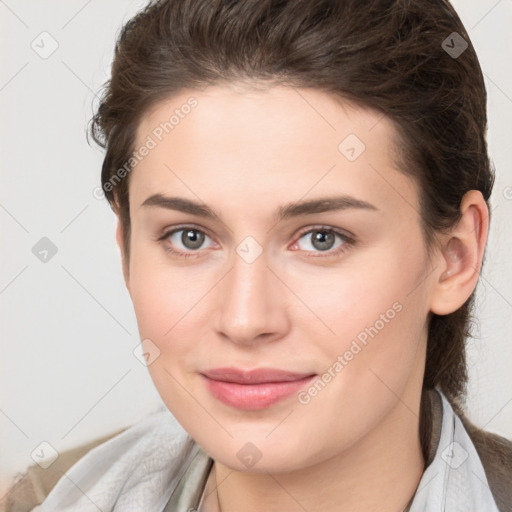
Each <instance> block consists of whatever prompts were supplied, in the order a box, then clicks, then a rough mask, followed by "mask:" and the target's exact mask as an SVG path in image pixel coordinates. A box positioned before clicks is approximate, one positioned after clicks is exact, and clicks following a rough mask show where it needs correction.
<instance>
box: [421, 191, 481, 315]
mask: <svg viewBox="0 0 512 512" xmlns="http://www.w3.org/2000/svg"><path fill="white" fill-rule="evenodd" d="M460 212H461V218H460V220H459V222H457V224H456V225H455V226H454V227H453V228H452V229H451V230H450V232H449V233H448V234H446V235H443V238H442V244H441V248H440V250H439V253H438V255H437V258H436V262H437V265H436V269H437V272H436V274H437V276H436V280H435V281H434V285H433V291H432V292H433V293H432V296H431V303H430V310H431V311H432V312H433V313H436V314H438V315H448V314H449V313H453V312H454V311H456V310H457V309H459V308H460V307H461V306H462V305H463V304H464V303H465V302H466V300H467V299H468V298H469V296H470V295H471V293H472V292H473V290H474V289H475V287H476V285H477V283H478V277H479V275H480V269H481V267H482V260H483V255H484V250H485V244H486V242H487V234H488V230H489V209H488V207H487V204H486V202H485V200H484V198H483V196H482V193H481V192H480V191H478V190H470V191H469V192H467V193H466V194H465V195H464V197H463V198H462V201H461V204H460Z"/></svg>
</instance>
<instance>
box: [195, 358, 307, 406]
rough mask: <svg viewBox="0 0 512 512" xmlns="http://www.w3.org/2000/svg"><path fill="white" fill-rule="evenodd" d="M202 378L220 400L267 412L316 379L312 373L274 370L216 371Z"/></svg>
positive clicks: (203, 374) (206, 373) (208, 371)
mask: <svg viewBox="0 0 512 512" xmlns="http://www.w3.org/2000/svg"><path fill="white" fill-rule="evenodd" d="M200 375H201V378H202V379H203V381H204V382H205V385H206V387H207V389H208V390H209V392H210V393H211V394H212V395H213V396H214V397H215V398H216V399H217V400H219V401H221V402H222V403H224V404H226V405H229V406H231V407H235V408H237V409H242V410H260V409H265V408H267V407H269V406H271V405H273V404H275V403H277V402H279V401H281V400H284V399H286V398H288V397H290V395H292V394H293V393H294V392H297V391H299V390H300V389H301V388H303V387H306V386H307V385H308V384H309V383H310V382H311V381H312V380H313V379H314V378H315V377H316V374H313V373H296V372H289V371H285V370H278V369H274V368H259V369H255V370H239V369H237V368H216V369H213V370H207V371H204V372H202V373H201V374H200Z"/></svg>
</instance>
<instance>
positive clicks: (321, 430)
mask: <svg viewBox="0 0 512 512" xmlns="http://www.w3.org/2000/svg"><path fill="white" fill-rule="evenodd" d="M91 133H92V136H93V138H94V140H95V141H96V142H98V143H99V144H101V145H102V146H103V147H104V148H105V149H106V155H105V160H104V163H103V169H102V187H103V190H104V192H105V195H106V197H107V199H108V201H109V202H110V204H111V206H112V208H113V210H114V212H115V214H116V215H117V217H118V228H117V242H118V244H119V247H120V248H121V251H122V259H123V261H122V263H123V271H124V276H125V282H126V286H127V289H128V291H129V294H130V296H131V299H132V301H133V304H134V310H135V314H136V317H137V322H138V326H139V333H140V336H141V340H142V349H143V352H144V357H145V359H146V363H147V365H148V368H149V371H150V374H151V377H152V379H153V381H154V383H155V386H156V388H157V389H158V391H159V393H160V395H161V397H162V399H163V402H164V403H165V405H166V407H167V409H166V410H163V411H162V412H161V413H159V414H156V415H153V416H151V417H149V418H148V419H147V420H145V421H143V422H141V423H140V424H137V425H135V426H133V427H131V428H129V429H127V430H126V431H124V432H123V433H121V434H119V435H117V436H115V437H113V438H112V439H110V440H108V441H107V442H105V443H103V444H101V445H100V446H98V447H96V448H95V449H93V450H92V451H89V452H88V453H87V455H86V456H85V457H84V458H83V459H81V460H80V461H79V462H78V463H77V464H75V465H74V466H73V468H72V469H71V470H70V471H68V472H67V473H66V475H65V476H63V477H62V478H61V479H60V481H59V482H58V483H57V485H56V486H55V487H54V488H53V490H52V491H51V492H50V494H49V496H48V497H47V498H46V500H45V501H44V503H43V504H42V505H41V506H40V507H36V508H35V509H34V510H36V511H38V512H39V511H46V510H59V511H68V510H69V511H71V510H98V509H99V510H103V511H106V510H116V511H125V510H145V511H158V512H161V511H163V510H165V511H173V512H174V511H179V512H184V511H191V510H201V511H203V512H221V511H222V512H228V511H229V512H231V511H246V512H255V511H266V512H267V511H273V510H287V511H303V510H307V511H309V512H312V511H316V510H322V511H323V512H330V511H334V510H336V511H344V510H358V511H369V510H380V511H387V510H389V511H402V510H409V511H411V512H412V511H420V510H445V511H447V512H451V511H467V510H479V511H481V510H486V511H497V510H500V511H504V510H512V491H511V488H512V486H511V485H510V484H511V474H512V469H511V468H512V444H511V442H510V441H508V440H506V439H504V438H501V437H499V436H496V435H493V434H489V433H485V432H481V431H479V430H478V429H477V428H476V427H474V426H473V425H471V424H470V423H469V422H468V420H467V419H466V418H465V417H464V414H463V412H462V401H463V398H464V392H465V385H466V381H467V373H466V362H465V340H466V338H467V336H468V327H469V315H470V312H471V308H472V305H473V299H474V289H475V287H476V284H477V282H478V277H479V272H480V269H481V266H482V262H483V257H484V251H485V244H486V240H487V234H488V227H489V215H490V210H489V198H490V194H491V190H492V186H493V172H492V168H491V165H490V162H489V157H488V154H487V147H486V138H485V136H486V91H485V86H484V81H483V77H482V72H481V69H480V66H479V63H478V59H477V56H476V54H475V51H474V48H473V46H472V45H471V42H470V40H469V37H468V35H467V33H466V31H465V29H464V27H463V25H462V23H461V21H460V19H459V18H458V16H457V14H456V13H455V11H454V10H453V8H452V7H451V5H450V4H449V3H448V1H443V0H435V1H431V0H429V1H426V0H417V1H414V2H409V1H403V0H395V1H391V0H387V1H384V0H368V1H361V0H358V1H357V2H356V1H354V0H339V1H334V0H325V1H316V2H312V1H306V0H295V1H276V0H264V1H262V0H258V1H256V0H241V1H237V2H233V1H228V0H216V1H213V2H212V1H211V0H194V1H191V0H161V1H158V2H153V3H151V4H149V5H148V6H147V7H146V8H145V9H144V10H143V11H141V12H140V13H139V14H138V15H137V16H135V17H134V18H133V19H132V20H130V21H129V22H128V23H127V24H126V25H125V27H124V29H123V31H122V33H121V34H120V37H119V39H118V42H117V46H116V54H115V59H114V63H113V67H112V77H111V80H110V81H109V83H108V84H107V87H106V90H105V94H104V96H103V99H102V102H101V104H100V106H99V109H98V111H97V113H96V115H95V117H94V119H93V122H92V127H91Z"/></svg>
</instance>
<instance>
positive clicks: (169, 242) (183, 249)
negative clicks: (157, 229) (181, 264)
mask: <svg viewBox="0 0 512 512" xmlns="http://www.w3.org/2000/svg"><path fill="white" fill-rule="evenodd" d="M206 239H209V240H211V238H210V237H209V236H208V235H207V234H206V233H205V232H204V231H201V230H200V229H197V228H195V227H193V226H185V227H182V228H179V229H173V230H170V231H167V232H165V233H164V235H163V236H162V237H161V238H159V240H160V241H162V242H166V243H164V248H165V250H166V251H168V252H170V253H173V254H176V255H179V256H183V257H184V258H187V257H189V256H195V254H193V253H194V252H199V251H198V249H201V248H203V247H202V245H203V244H204V242H205V240H206ZM213 245H215V244H213V243H212V244H211V245H210V246H213Z"/></svg>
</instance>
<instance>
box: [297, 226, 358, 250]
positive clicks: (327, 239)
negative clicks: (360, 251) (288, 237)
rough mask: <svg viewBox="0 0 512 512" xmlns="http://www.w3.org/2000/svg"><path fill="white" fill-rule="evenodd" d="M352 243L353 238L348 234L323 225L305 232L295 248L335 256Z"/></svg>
mask: <svg viewBox="0 0 512 512" xmlns="http://www.w3.org/2000/svg"><path fill="white" fill-rule="evenodd" d="M301 240H304V241H305V243H302V244H301V242H300V241H301ZM352 244H353V240H352V239H351V238H350V237H349V236H348V235H345V234H344V233H341V232H339V231H337V230H335V229H332V228H327V227H323V226H321V227H317V228H315V229H309V231H306V232H303V233H302V235H301V236H300V238H299V239H298V240H297V242H295V244H294V245H293V248H295V247H298V248H299V249H300V250H303V251H306V252H317V253H318V252H320V253H322V252H323V253H327V256H335V255H338V254H341V253H342V252H344V251H345V250H347V249H348V248H349V247H350V246H351V245H352ZM320 256H322V255H320ZM315 257H316V256H315Z"/></svg>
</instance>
